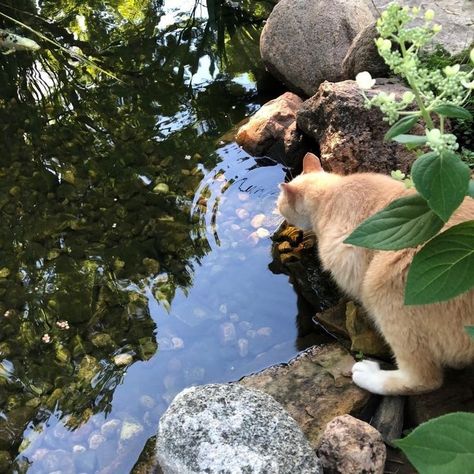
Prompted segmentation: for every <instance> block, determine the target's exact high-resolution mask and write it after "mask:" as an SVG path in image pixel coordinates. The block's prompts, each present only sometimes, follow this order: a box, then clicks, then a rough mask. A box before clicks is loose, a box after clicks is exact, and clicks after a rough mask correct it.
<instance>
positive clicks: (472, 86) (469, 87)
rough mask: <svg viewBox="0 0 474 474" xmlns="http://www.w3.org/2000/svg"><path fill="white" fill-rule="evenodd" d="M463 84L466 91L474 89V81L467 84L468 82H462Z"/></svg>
mask: <svg viewBox="0 0 474 474" xmlns="http://www.w3.org/2000/svg"><path fill="white" fill-rule="evenodd" d="M461 84H462V85H463V86H464V87H465V88H466V89H471V90H473V89H474V81H471V82H467V81H461Z"/></svg>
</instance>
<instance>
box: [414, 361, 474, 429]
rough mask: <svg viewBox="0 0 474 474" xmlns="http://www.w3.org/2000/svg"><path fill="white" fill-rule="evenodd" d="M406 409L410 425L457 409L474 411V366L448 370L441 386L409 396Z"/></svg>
mask: <svg viewBox="0 0 474 474" xmlns="http://www.w3.org/2000/svg"><path fill="white" fill-rule="evenodd" d="M406 410H407V416H406V418H407V423H408V425H409V426H417V425H419V424H420V423H424V422H425V421H428V420H431V419H432V418H436V417H438V416H441V415H446V414H447V413H452V412H455V411H471V412H474V367H467V368H466V369H463V370H447V371H446V373H445V380H444V384H443V386H442V387H441V388H439V389H438V390H435V391H434V392H429V393H424V394H421V395H413V396H410V397H408V400H407V406H406Z"/></svg>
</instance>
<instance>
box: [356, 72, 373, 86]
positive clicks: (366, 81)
mask: <svg viewBox="0 0 474 474" xmlns="http://www.w3.org/2000/svg"><path fill="white" fill-rule="evenodd" d="M356 82H357V85H358V86H359V88H360V89H362V90H364V91H368V90H369V89H372V87H373V86H374V84H375V79H372V76H371V75H370V72H367V71H363V72H359V74H357V76H356Z"/></svg>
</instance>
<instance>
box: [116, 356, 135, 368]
mask: <svg viewBox="0 0 474 474" xmlns="http://www.w3.org/2000/svg"><path fill="white" fill-rule="evenodd" d="M113 361H114V364H115V365H116V366H117V367H123V366H125V365H130V364H131V363H132V362H133V355H132V354H127V353H123V354H117V355H115V356H114V357H113Z"/></svg>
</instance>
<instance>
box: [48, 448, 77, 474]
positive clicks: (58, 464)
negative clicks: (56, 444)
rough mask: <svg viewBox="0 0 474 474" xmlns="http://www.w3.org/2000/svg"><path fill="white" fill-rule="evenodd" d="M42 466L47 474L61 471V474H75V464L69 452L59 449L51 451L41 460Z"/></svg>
mask: <svg viewBox="0 0 474 474" xmlns="http://www.w3.org/2000/svg"><path fill="white" fill-rule="evenodd" d="M40 464H41V466H42V467H43V469H44V471H45V472H49V473H51V472H55V471H59V472H61V474H74V473H75V468H74V462H73V460H72V458H71V456H70V454H69V453H68V452H67V451H64V450H63V449H57V450H55V451H49V452H48V453H46V454H45V456H44V457H43V459H42V460H41V463H40Z"/></svg>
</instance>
